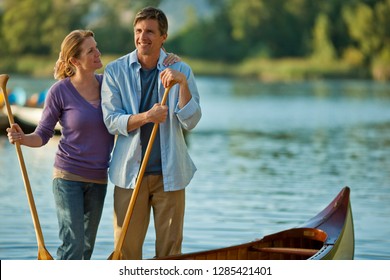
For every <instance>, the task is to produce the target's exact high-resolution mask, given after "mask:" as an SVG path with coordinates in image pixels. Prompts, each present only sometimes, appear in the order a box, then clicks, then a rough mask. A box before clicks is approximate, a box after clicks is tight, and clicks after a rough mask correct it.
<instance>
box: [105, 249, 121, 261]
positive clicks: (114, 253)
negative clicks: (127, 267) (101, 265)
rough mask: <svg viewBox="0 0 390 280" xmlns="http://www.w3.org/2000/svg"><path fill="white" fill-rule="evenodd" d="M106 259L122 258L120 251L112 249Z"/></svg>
mask: <svg viewBox="0 0 390 280" xmlns="http://www.w3.org/2000/svg"><path fill="white" fill-rule="evenodd" d="M107 260H123V255H122V252H118V251H114V252H112V253H111V255H110V256H109V257H108V259H107Z"/></svg>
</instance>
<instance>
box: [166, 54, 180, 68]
mask: <svg viewBox="0 0 390 280" xmlns="http://www.w3.org/2000/svg"><path fill="white" fill-rule="evenodd" d="M167 55H168V56H167V57H166V58H165V59H164V62H163V63H164V65H165V66H170V65H172V64H174V63H176V62H179V61H181V58H180V56H178V55H176V54H174V53H167Z"/></svg>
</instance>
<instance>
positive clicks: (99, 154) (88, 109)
mask: <svg viewBox="0 0 390 280" xmlns="http://www.w3.org/2000/svg"><path fill="white" fill-rule="evenodd" d="M96 79H97V80H98V81H99V83H100V85H101V82H102V75H96ZM57 122H59V123H60V125H61V127H62V130H61V139H60V141H59V144H58V150H57V153H56V156H55V161H54V166H55V167H56V168H58V169H62V170H65V171H68V172H70V173H73V174H76V175H79V176H82V177H84V178H88V179H93V180H104V179H107V169H108V163H109V160H110V154H111V150H112V148H113V144H114V136H113V135H111V134H110V133H108V131H107V128H106V126H105V125H104V122H103V115H102V108H101V104H99V106H98V107H97V108H95V107H94V106H93V105H91V104H90V103H89V102H88V101H87V100H85V99H84V98H83V97H82V96H81V95H80V94H79V93H78V91H77V90H76V88H75V87H74V86H73V85H72V83H71V82H70V79H69V78H65V79H63V80H61V81H58V82H56V83H55V84H54V85H53V86H52V87H51V88H50V90H49V91H48V94H47V97H46V100H45V107H44V109H43V113H42V118H41V120H40V122H39V125H38V127H37V128H36V130H35V133H37V134H38V135H39V136H40V137H41V138H42V143H43V145H45V144H46V143H47V142H48V141H49V139H50V138H51V137H53V135H54V127H55V125H56V124H57Z"/></svg>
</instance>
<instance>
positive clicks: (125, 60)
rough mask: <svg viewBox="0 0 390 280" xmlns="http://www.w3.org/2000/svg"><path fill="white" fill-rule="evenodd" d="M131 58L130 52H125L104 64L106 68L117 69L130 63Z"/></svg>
mask: <svg viewBox="0 0 390 280" xmlns="http://www.w3.org/2000/svg"><path fill="white" fill-rule="evenodd" d="M131 59H132V53H128V54H125V55H123V56H121V57H119V58H117V59H115V60H113V61H111V62H109V63H108V64H107V66H106V68H105V69H106V70H109V69H110V70H114V71H115V69H116V70H119V69H123V68H124V67H126V66H127V67H129V66H130V64H131Z"/></svg>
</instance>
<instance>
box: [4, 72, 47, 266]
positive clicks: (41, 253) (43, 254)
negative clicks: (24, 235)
mask: <svg viewBox="0 0 390 280" xmlns="http://www.w3.org/2000/svg"><path fill="white" fill-rule="evenodd" d="M8 79H9V76H8V75H5V74H2V75H0V85H1V89H2V91H3V95H4V101H5V105H6V107H7V113H8V121H9V124H10V125H12V124H14V123H15V121H14V117H13V115H12V111H11V106H10V104H9V100H8V96H7V90H6V85H7V82H8ZM15 148H16V153H17V155H18V159H19V165H20V169H21V171H22V175H23V181H24V186H25V189H26V193H27V200H28V204H29V206H30V211H31V216H32V219H33V223H34V228H35V235H36V237H37V242H38V260H52V259H53V257H52V256H51V255H50V253H49V252H48V251H47V250H46V248H45V243H44V241H43V235H42V230H41V226H40V224H39V219H38V213H37V209H36V207H35V202H34V197H33V194H32V191H31V186H30V181H29V179H28V175H27V170H26V165H25V163H24V159H23V154H22V149H21V147H20V143H19V141H16V142H15Z"/></svg>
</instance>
